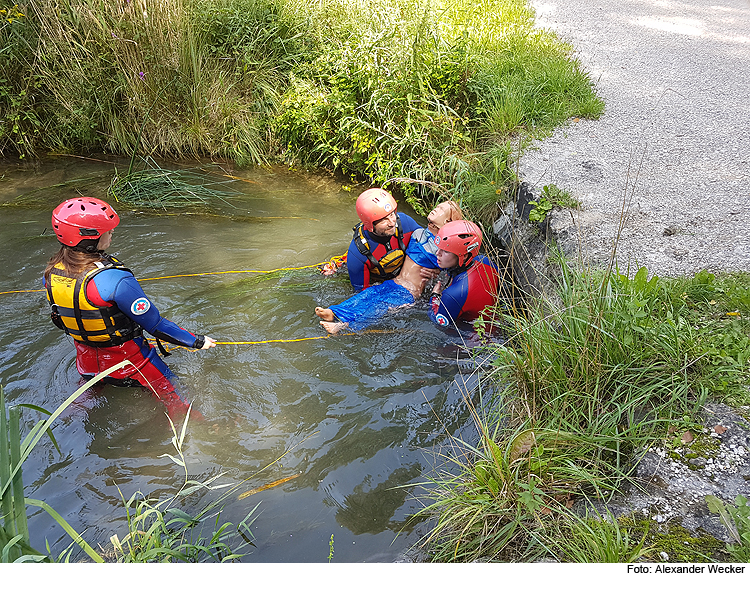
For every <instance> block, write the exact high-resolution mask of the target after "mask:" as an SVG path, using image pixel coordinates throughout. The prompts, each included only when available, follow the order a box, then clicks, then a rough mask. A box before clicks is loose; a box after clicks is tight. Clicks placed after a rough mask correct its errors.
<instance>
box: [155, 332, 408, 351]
mask: <svg viewBox="0 0 750 591" xmlns="http://www.w3.org/2000/svg"><path fill="white" fill-rule="evenodd" d="M396 332H406V331H404V330H379V329H370V330H362V331H360V332H342V333H338V335H336V336H342V337H350V336H354V335H358V334H391V333H396ZM332 336H334V335H332V334H325V335H321V336H319V337H303V338H301V339H269V340H267V341H216V344H217V345H265V344H267V343H299V342H300V341H317V340H320V339H327V338H330V337H332ZM146 340H147V341H149V342H152V343H154V342H156V339H152V338H147V339H146ZM165 348H166V350H167V351H174V350H175V349H187V350H188V351H197V349H191V348H190V347H185V346H183V345H171V346H170V345H166V344H165Z"/></svg>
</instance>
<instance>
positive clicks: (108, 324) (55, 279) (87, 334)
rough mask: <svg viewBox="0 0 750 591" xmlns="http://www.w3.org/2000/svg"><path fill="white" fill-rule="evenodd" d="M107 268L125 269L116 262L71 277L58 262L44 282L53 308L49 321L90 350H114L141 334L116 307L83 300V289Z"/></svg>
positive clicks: (138, 328)
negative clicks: (111, 348) (91, 348)
mask: <svg viewBox="0 0 750 591" xmlns="http://www.w3.org/2000/svg"><path fill="white" fill-rule="evenodd" d="M106 269H123V270H125V271H130V269H127V268H125V267H124V266H123V265H122V264H121V263H120V262H119V261H118V260H117V259H114V258H112V263H110V264H107V265H103V264H102V263H97V268H96V269H92V270H91V271H88V272H87V273H84V274H82V275H80V276H78V277H70V276H69V275H68V274H67V273H66V271H65V267H63V265H62V264H61V263H58V264H57V265H55V266H54V267H53V268H52V271H51V272H50V276H49V281H48V282H47V301H48V302H49V304H50V306H51V307H52V314H51V316H52V322H53V323H54V324H55V326H57V327H58V328H60V329H62V330H64V331H65V332H66V334H69V335H70V336H72V337H73V338H74V339H75V340H76V341H79V342H81V343H84V344H86V345H89V346H91V347H114V346H117V345H122V344H123V343H125V342H127V341H129V340H132V339H134V338H135V337H137V336H141V335H142V334H143V329H142V328H141V327H140V326H139V325H138V324H137V323H135V322H133V321H132V320H131V319H130V318H128V317H127V316H126V315H125V314H123V313H122V312H121V311H120V309H119V308H118V307H117V306H116V305H114V304H113V305H112V306H108V307H99V306H97V305H95V304H92V303H91V302H90V301H89V299H88V298H87V297H86V286H87V285H88V283H89V281H91V280H92V279H93V278H94V277H95V276H96V275H98V274H99V273H101V272H102V271H104V270H106Z"/></svg>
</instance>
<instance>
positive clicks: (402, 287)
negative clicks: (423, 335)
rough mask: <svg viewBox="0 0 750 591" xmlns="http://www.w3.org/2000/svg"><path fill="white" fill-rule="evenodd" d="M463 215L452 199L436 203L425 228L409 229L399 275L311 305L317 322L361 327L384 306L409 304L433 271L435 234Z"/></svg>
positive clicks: (332, 331) (334, 327)
mask: <svg viewBox="0 0 750 591" xmlns="http://www.w3.org/2000/svg"><path fill="white" fill-rule="evenodd" d="M460 219H463V215H462V213H461V208H460V207H459V206H458V204H457V203H455V202H454V201H444V202H442V203H440V204H438V205H437V206H436V207H435V209H433V210H432V211H431V212H430V213H429V214H428V216H427V228H426V229H425V228H419V229H417V230H415V231H414V232H413V233H412V236H411V241H410V242H409V246H408V247H407V249H406V256H405V258H404V263H403V266H402V269H401V272H400V273H399V275H398V276H397V277H396V278H394V279H389V280H386V281H384V282H383V283H381V284H379V285H374V286H372V287H370V288H368V289H365V290H364V291H361V292H359V293H356V294H354V295H353V296H352V297H350V298H349V299H347V300H345V301H344V302H342V303H340V304H338V305H335V306H331V307H330V308H321V307H318V308H315V314H316V315H317V316H318V317H319V318H321V322H320V324H321V326H322V327H323V328H325V329H326V331H328V332H329V333H330V334H336V333H337V332H340V331H341V330H343V329H345V328H348V329H350V330H355V331H356V330H361V329H363V328H365V327H367V326H369V325H370V324H372V323H373V322H375V321H376V320H378V319H379V318H381V317H382V316H383V315H384V314H385V313H386V312H388V310H390V309H393V308H398V307H400V306H406V305H411V304H413V303H414V302H415V301H416V300H417V299H418V298H419V297H420V296H421V295H422V292H423V290H424V288H425V285H426V284H427V282H428V280H429V279H431V278H434V277H435V276H436V275H437V269H438V263H437V246H436V245H435V234H436V233H437V232H438V231H439V230H440V228H442V227H443V226H444V225H445V224H446V223H448V222H450V221H451V220H460Z"/></svg>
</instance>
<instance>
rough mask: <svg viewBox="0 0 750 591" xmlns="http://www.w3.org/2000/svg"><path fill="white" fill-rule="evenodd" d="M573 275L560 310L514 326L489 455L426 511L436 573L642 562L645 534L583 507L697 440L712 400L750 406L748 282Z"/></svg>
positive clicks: (527, 314) (488, 409) (468, 464)
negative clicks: (481, 562) (693, 434)
mask: <svg viewBox="0 0 750 591" xmlns="http://www.w3.org/2000/svg"><path fill="white" fill-rule="evenodd" d="M562 268H563V270H564V272H563V274H562V276H561V278H560V283H559V288H558V293H557V294H555V296H556V297H554V298H551V299H550V300H549V301H543V302H539V303H538V304H536V305H533V306H532V307H531V308H530V309H529V310H526V311H524V312H523V313H519V314H516V315H512V316H510V315H505V316H503V318H504V322H505V329H506V331H507V334H508V335H509V337H510V338H509V341H508V343H507V345H506V346H502V347H501V346H494V347H491V349H490V351H491V352H492V353H493V356H494V362H493V363H494V365H493V368H492V371H491V372H490V373H489V375H487V376H485V378H484V379H485V385H488V381H489V380H491V383H492V384H493V385H494V388H495V389H496V391H497V394H496V397H495V398H493V400H492V401H489V402H487V404H485V405H484V406H483V407H482V408H479V409H477V410H476V412H475V420H476V423H477V425H478V427H479V431H480V435H481V437H480V440H479V443H478V445H477V447H476V448H470V447H468V446H465V445H464V444H462V443H460V442H459V443H457V445H458V446H459V447H457V449H456V450H454V453H452V454H451V455H450V463H449V469H448V470H447V471H446V472H445V473H442V474H440V475H437V476H436V478H435V482H434V483H433V484H434V485H435V487H434V489H433V493H432V496H431V499H430V500H431V501H432V502H433V503H434V504H432V505H431V506H430V507H428V508H427V509H426V510H425V513H428V514H431V515H433V516H434V517H435V518H436V519H437V527H436V528H435V529H434V531H433V532H432V533H431V535H430V536H429V545H428V547H429V548H430V549H431V557H432V558H433V559H434V560H437V561H471V560H476V559H490V560H506V561H511V560H519V561H524V560H531V559H536V558H539V557H547V558H553V559H555V560H562V561H575V560H582V561H598V560H604V559H607V560H609V559H612V560H615V561H624V562H628V561H633V560H634V559H635V558H637V557H638V556H640V555H642V553H641V552H642V551H643V550H644V548H643V547H642V541H643V540H644V539H646V534H645V533H644V532H643V531H640V533H637V532H638V531H639V530H638V528H640V530H643V525H642V524H640V525H639V524H635V523H634V524H631V525H632V527H630V529H628V526H627V524H622V525H618V523H617V522H614V523H612V522H611V521H610V522H606V521H605V522H601V521H592V520H588V519H582V518H581V517H579V516H575V515H573V514H572V513H571V508H572V507H573V504H574V502H575V501H576V500H580V499H582V498H584V497H589V498H598V499H606V498H607V497H608V495H609V494H610V493H612V492H614V491H616V490H618V489H619V488H621V486H622V484H623V483H624V482H625V481H626V479H628V478H629V477H630V475H631V474H632V471H633V469H634V467H635V463H636V461H637V459H638V456H639V454H640V453H643V451H644V450H645V449H647V448H648V447H649V446H650V445H653V444H657V443H658V444H661V445H666V446H669V445H670V442H672V440H673V439H674V438H675V435H674V434H673V433H675V432H676V433H677V434H680V433H683V432H684V431H685V430H687V429H694V430H698V428H699V425H698V422H699V417H698V411H699V409H700V407H701V405H702V404H703V403H704V402H705V401H706V400H708V399H712V400H718V401H723V402H728V403H730V404H733V405H741V404H745V405H746V404H750V394H749V392H748V389H747V384H748V358H749V357H750V321H749V320H748V317H750V275H747V274H736V275H724V276H720V277H715V276H714V275H712V274H710V273H707V272H705V271H702V272H700V273H698V274H697V275H695V276H694V277H692V278H684V279H660V278H657V277H652V278H651V279H648V275H647V272H646V269H641V270H640V271H639V272H638V273H636V274H635V276H634V277H632V278H628V277H627V276H626V275H624V274H619V273H616V272H615V273H610V274H606V273H604V272H596V273H590V274H589V273H581V272H577V271H573V270H570V269H569V268H568V267H567V266H566V265H565V264H563V265H562ZM498 314H501V312H500V311H498ZM485 389H486V388H485ZM743 510H744V511H745V516H744V518H743V519H744V521H745V522H746V521H747V515H746V513H747V509H743ZM738 511H740V508H738V509H737V511H735V512H736V513H737V512H738ZM738 515H739V513H738ZM738 519H739V517H738ZM749 528H750V523H747V524H746V525H745V530H748V529H749ZM628 531H630V532H631V533H630V535H629V534H628ZM739 531H743V530H742V529H741V528H739ZM680 543H682V542H680ZM639 544H640V545H639ZM745 544H746V546H745V549H744V552H745V553H746V552H747V548H750V538H748V539H747V540H746V541H745ZM719 545H720V546H721V544H719ZM740 547H741V545H740ZM607 548H608V550H606V552H605V549H607ZM737 555H738V556H739V555H741V553H739V552H738V554H737ZM651 559H652V560H659V557H658V553H657V554H656V555H655V556H651ZM693 560H696V558H695V557H693Z"/></svg>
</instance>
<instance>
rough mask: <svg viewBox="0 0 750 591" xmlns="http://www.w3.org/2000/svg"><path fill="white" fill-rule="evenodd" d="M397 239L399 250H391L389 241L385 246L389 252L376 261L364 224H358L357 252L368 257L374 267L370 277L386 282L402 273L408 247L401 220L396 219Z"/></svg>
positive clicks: (355, 228)
mask: <svg viewBox="0 0 750 591" xmlns="http://www.w3.org/2000/svg"><path fill="white" fill-rule="evenodd" d="M396 239H397V240H398V248H394V249H391V241H390V238H389V239H388V243H387V244H383V246H385V248H386V249H387V250H388V252H386V253H385V254H384V255H383V256H382V257H380V258H379V259H376V258H375V257H374V256H373V254H372V252H371V251H370V243H369V242H368V240H367V238H366V237H365V231H364V227H363V225H362V223H359V224H357V225H356V226H355V227H354V244H356V245H357V250H359V252H360V253H361V254H363V255H364V256H366V257H367V260H368V261H370V264H371V265H372V267H371V268H370V275H372V277H373V279H375V280H377V281H385V280H386V279H393V278H394V277H396V276H397V275H398V274H399V272H400V271H401V267H402V266H403V265H404V259H405V258H406V246H405V245H404V232H403V230H402V229H401V219H400V218H398V217H396Z"/></svg>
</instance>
